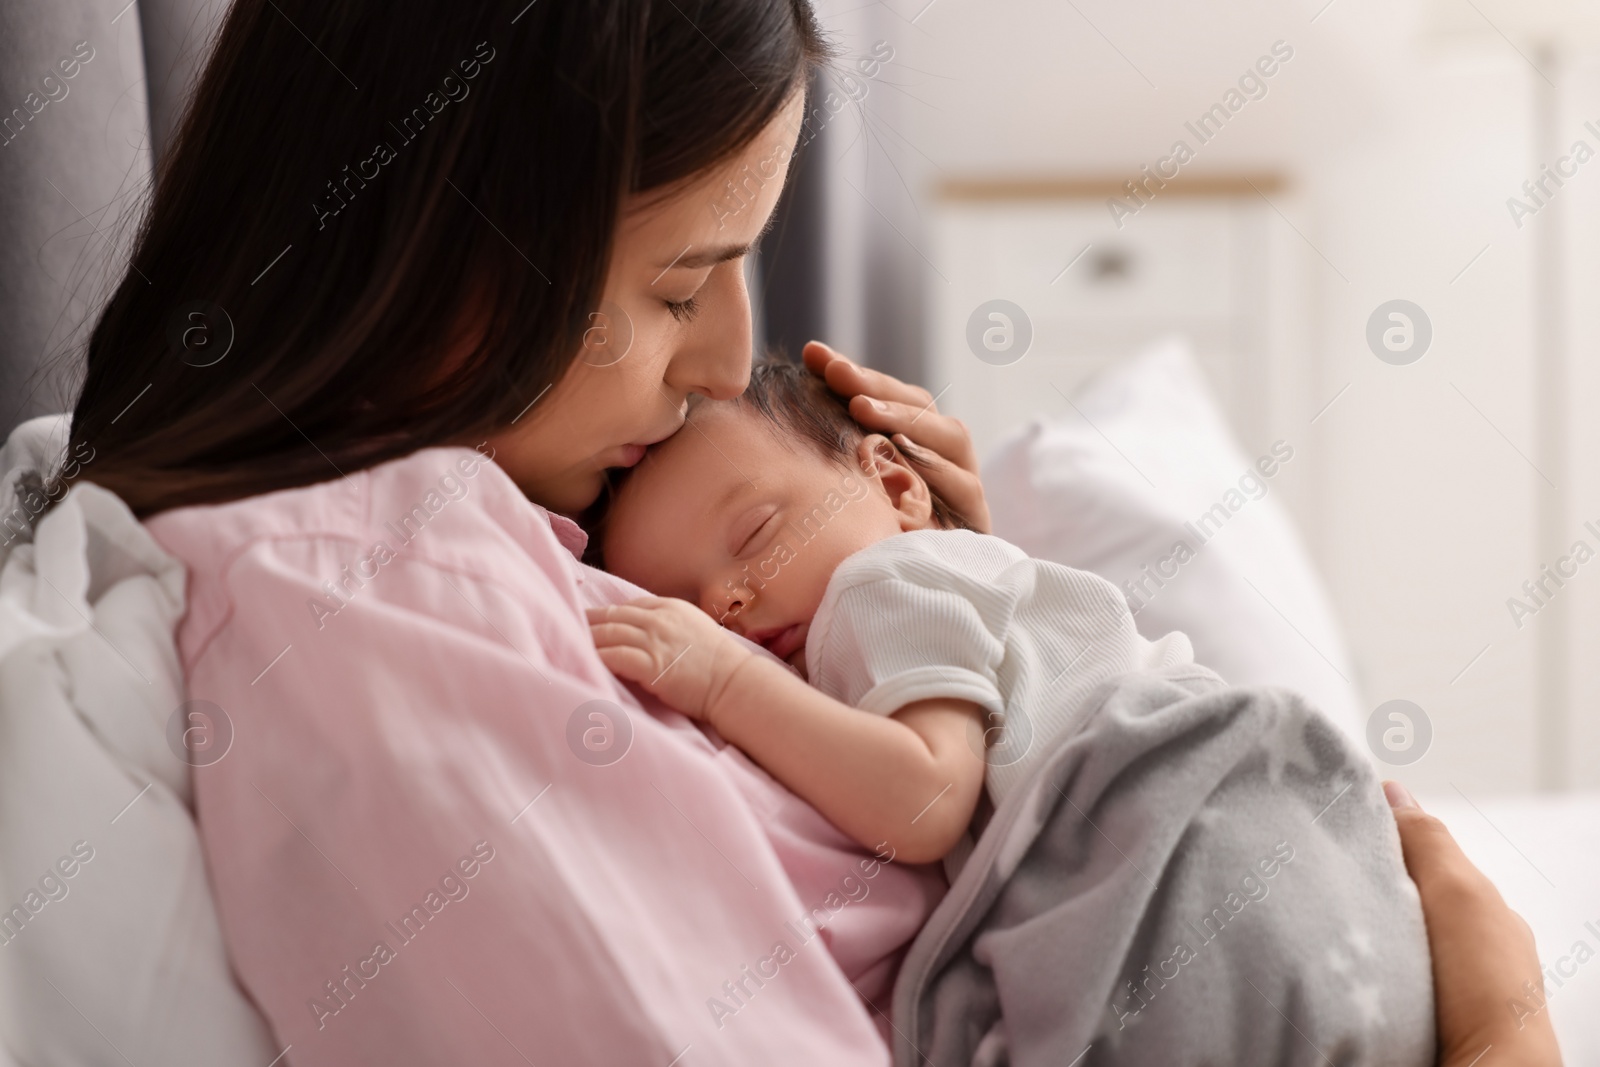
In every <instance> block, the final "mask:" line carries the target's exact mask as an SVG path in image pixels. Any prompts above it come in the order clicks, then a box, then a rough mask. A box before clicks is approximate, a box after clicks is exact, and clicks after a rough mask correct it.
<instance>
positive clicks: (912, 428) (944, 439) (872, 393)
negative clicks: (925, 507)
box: [801, 341, 989, 533]
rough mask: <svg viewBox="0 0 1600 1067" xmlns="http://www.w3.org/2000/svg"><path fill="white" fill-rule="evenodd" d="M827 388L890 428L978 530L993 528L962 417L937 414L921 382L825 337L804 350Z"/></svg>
mask: <svg viewBox="0 0 1600 1067" xmlns="http://www.w3.org/2000/svg"><path fill="white" fill-rule="evenodd" d="M801 356H802V358H803V359H804V360H805V364H806V366H807V367H808V368H810V370H811V372H812V373H813V374H816V375H818V376H820V377H821V378H822V380H823V381H825V382H827V383H828V388H829V389H832V390H833V391H834V392H836V393H838V394H839V395H841V396H847V397H849V398H850V415H851V417H852V418H854V419H855V420H856V421H857V422H859V423H860V424H861V425H862V426H865V427H866V428H867V429H869V430H877V431H879V432H880V433H884V434H888V435H889V436H890V437H891V439H892V440H893V441H894V443H895V444H896V445H897V446H898V447H899V448H900V451H902V452H904V453H905V456H906V458H907V459H909V460H910V461H911V462H912V463H913V464H914V465H915V466H916V468H917V471H918V473H920V474H921V475H922V476H923V478H925V479H927V482H928V485H929V487H930V488H932V489H933V491H934V492H936V493H938V494H939V496H940V497H941V498H942V499H943V500H944V502H945V503H946V504H949V505H950V506H951V507H952V508H954V509H955V510H956V512H958V513H959V514H960V515H961V517H962V518H963V519H965V520H966V521H967V524H968V525H969V526H971V527H972V528H973V529H974V530H977V531H978V532H979V533H988V532H989V504H988V501H986V500H985V499H984V498H983V483H982V482H981V481H979V480H978V453H977V451H976V450H975V449H974V448H973V447H972V435H971V434H970V433H968V432H967V428H966V426H965V425H963V424H962V422H961V421H960V420H959V419H954V418H951V417H950V416H949V415H941V414H939V409H938V408H937V407H935V406H934V403H933V397H932V396H931V395H930V394H929V393H928V391H927V390H926V389H923V388H922V387H921V386H916V385H907V384H906V383H905V382H902V381H901V380H900V379H898V378H894V377H891V376H890V375H887V374H884V373H883V372H882V371H876V370H871V369H870V368H867V367H862V366H858V365H856V364H855V363H852V362H851V361H850V360H849V359H847V358H845V357H844V356H843V355H840V354H839V353H838V352H835V351H834V350H833V349H831V348H829V347H828V346H827V345H825V344H823V343H822V342H821V341H812V342H811V343H810V344H808V345H806V347H805V350H804V351H803V352H802V353H801Z"/></svg>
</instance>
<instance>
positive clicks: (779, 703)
mask: <svg viewBox="0 0 1600 1067" xmlns="http://www.w3.org/2000/svg"><path fill="white" fill-rule="evenodd" d="M923 703H928V704H931V703H935V702H931V701H930V702H923ZM938 703H940V704H945V705H950V706H951V707H949V708H948V709H947V710H948V712H949V714H950V716H951V717H952V719H956V718H958V717H960V716H965V715H967V714H969V712H968V711H967V710H966V707H956V706H955V705H966V702H964V701H940V702H938ZM708 718H709V720H710V722H711V725H712V726H713V727H715V728H716V730H717V732H718V733H720V734H721V735H722V736H723V737H725V738H726V739H727V740H729V741H730V742H732V743H733V744H735V745H738V746H739V747H740V748H741V749H743V750H744V751H745V752H746V753H748V754H749V755H750V756H751V758H753V759H754V760H755V761H756V762H757V763H759V764H761V765H762V766H763V767H765V768H766V769H767V771H768V772H770V773H771V774H772V776H773V777H775V778H777V779H778V780H779V781H780V782H782V783H783V784H784V785H786V786H788V787H789V788H790V789H792V790H793V791H794V792H795V793H797V794H799V795H800V796H801V797H803V798H805V799H806V800H807V801H809V802H810V803H811V805H812V806H813V807H815V808H817V810H819V811H821V812H822V813H823V815H825V816H827V818H828V820H829V821H830V822H832V823H833V824H834V825H835V826H837V827H839V829H841V830H843V831H844V832H845V833H847V834H849V835H850V836H851V837H852V838H854V839H855V840H856V841H857V842H859V843H860V844H862V845H863V846H865V847H867V848H875V847H877V846H878V845H879V844H881V843H883V842H885V841H886V842H888V844H889V845H890V846H891V847H893V848H894V850H895V854H896V855H897V856H898V857H899V858H901V859H903V860H905V861H906V862H909V863H925V862H930V861H932V860H935V859H939V858H940V857H942V856H943V855H944V854H945V853H946V852H948V851H949V850H950V848H951V847H952V846H953V845H954V844H955V842H956V840H957V839H958V838H959V837H960V836H961V833H962V832H963V831H964V830H965V829H966V826H967V823H968V822H969V821H970V819H971V815H972V810H973V806H974V805H975V804H976V802H977V790H978V789H981V788H982V784H983V775H982V763H981V761H979V760H977V759H976V757H975V756H973V755H972V754H971V753H968V752H965V751H964V749H965V744H964V742H963V741H962V740H961V735H960V732H959V729H960V723H959V722H956V723H955V724H954V726H955V728H954V729H952V728H950V727H949V726H948V725H946V726H943V727H941V729H940V731H939V732H940V733H941V734H947V735H952V736H950V737H948V739H946V738H944V737H941V738H940V740H941V742H943V741H946V740H948V742H951V743H940V744H937V745H934V746H932V747H930V744H929V742H928V741H927V740H925V739H924V738H923V736H922V735H921V734H919V733H918V732H917V731H916V730H913V729H911V728H910V727H908V726H907V725H906V724H905V723H903V722H899V721H896V720H894V719H890V718H887V717H885V716H881V715H872V714H867V713H865V712H862V711H859V710H857V709H855V708H852V707H850V706H848V705H846V704H842V703H840V702H839V701H837V700H834V699H833V698H831V697H829V696H827V695H826V694H824V693H821V692H819V691H818V690H816V689H813V688H811V687H810V686H809V685H807V684H806V683H805V682H803V681H801V680H800V679H799V678H798V677H796V676H795V675H794V674H792V673H790V672H789V671H788V670H786V669H785V668H783V667H781V666H779V665H778V664H777V663H775V662H773V661H771V660H768V659H766V658H764V657H761V656H751V657H750V658H749V660H748V661H747V662H746V663H745V664H743V665H742V666H741V667H740V668H739V669H738V670H737V671H735V672H734V674H733V675H732V676H731V677H730V678H729V680H728V682H727V684H726V685H725V686H724V687H723V689H722V691H721V692H720V693H719V694H718V697H717V700H716V703H715V705H714V707H712V708H711V709H710V714H709V716H708ZM963 756H966V757H967V758H966V760H965V761H963V758H962V757H963ZM964 763H965V764H970V765H963V764H964Z"/></svg>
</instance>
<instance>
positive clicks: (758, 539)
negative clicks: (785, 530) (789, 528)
mask: <svg viewBox="0 0 1600 1067" xmlns="http://www.w3.org/2000/svg"><path fill="white" fill-rule="evenodd" d="M758 514H759V513H758ZM777 517H778V511H777V509H776V508H774V509H773V510H772V511H770V512H768V513H767V515H766V517H764V518H760V519H758V520H757V521H756V522H755V524H754V525H753V526H752V527H751V528H750V532H749V533H748V534H746V535H745V536H744V537H742V538H740V537H738V535H737V534H735V539H736V540H737V542H738V547H737V548H735V549H734V551H733V555H734V558H735V559H739V558H742V557H743V556H744V555H745V554H746V553H748V552H749V551H750V550H751V549H752V548H754V547H755V546H757V545H758V544H760V543H763V542H764V541H765V536H764V534H763V531H765V530H767V529H768V527H771V526H772V525H773V523H774V520H776V519H777Z"/></svg>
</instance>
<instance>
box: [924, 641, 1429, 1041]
mask: <svg viewBox="0 0 1600 1067" xmlns="http://www.w3.org/2000/svg"><path fill="white" fill-rule="evenodd" d="M1103 693H1104V696H1103V699H1101V700H1100V702H1099V703H1098V705H1097V706H1096V707H1095V710H1094V711H1093V712H1092V713H1089V714H1087V715H1086V716H1085V719H1084V722H1083V724H1082V726H1081V727H1080V728H1079V729H1078V730H1077V731H1075V732H1073V733H1071V734H1069V735H1067V736H1064V737H1061V738H1059V739H1057V741H1056V742H1055V744H1054V748H1053V750H1052V751H1051V752H1049V753H1047V754H1046V757H1045V758H1043V759H1041V760H1040V761H1039V765H1038V768H1037V770H1036V771H1035V772H1034V773H1033V774H1032V775H1031V776H1030V777H1029V778H1028V779H1027V780H1026V783H1025V784H1024V785H1022V786H1021V787H1019V788H1018V789H1017V790H1016V791H1015V792H1014V793H1013V794H1012V795H1010V796H1008V797H1007V798H1006V800H1005V803H1004V804H1003V805H1001V807H1000V808H999V810H997V811H994V812H993V813H992V814H991V815H990V817H989V818H988V820H987V823H986V825H984V827H983V832H982V835H981V837H980V838H979V840H978V843H977V846H976V848H975V849H974V850H973V853H972V855H971V856H970V858H969V859H968V860H967V861H966V864H965V866H964V867H963V868H962V870H961V872H960V875H959V876H958V877H957V878H956V880H955V882H954V883H953V884H952V886H951V890H950V893H949V895H948V896H947V897H946V898H945V899H944V901H943V902H942V903H941V904H940V906H939V907H938V908H937V909H936V910H935V912H934V913H933V916H932V917H931V918H930V919H929V921H928V923H927V925H926V926H925V927H924V928H923V930H922V932H921V933H920V934H919V935H918V937H917V939H916V941H915V942H914V943H913V944H912V947H911V949H910V951H909V953H908V955H907V957H906V960H905V962H904V965H903V967H902V969H901V972H900V976H899V978H898V980H897V983H896V986H895V992H894V1010H893V1020H894V1025H895V1029H896V1031H897V1033H896V1037H895V1047H894V1062H895V1064H896V1067H917V1065H920V1064H923V1063H932V1064H935V1065H938V1067H957V1065H962V1067H966V1065H973V1067H977V1065H984V1067H989V1065H999V1064H1015V1065H1017V1067H1033V1065H1046V1064H1048V1065H1049V1067H1092V1065H1096V1064H1162V1065H1173V1067H1181V1065H1187V1064H1193V1065H1199V1064H1214V1065H1228V1067H1247V1065H1252V1064H1284V1065H1291V1064H1292V1065H1300V1064H1304V1065H1307V1067H1311V1065H1319V1067H1353V1065H1374V1064H1393V1065H1406V1067H1421V1065H1424V1064H1432V1063H1433V1062H1434V1014H1433V981H1432V968H1431V962H1430V957H1429V954H1428V945H1427V938H1426V934H1425V931H1424V927H1423V923H1422V913H1421V908H1420V905H1419V901H1418V897H1417V894H1416V890H1415V887H1414V886H1413V885H1412V883H1411V881H1410V880H1409V879H1408V878H1407V877H1406V874H1405V870H1404V867H1403V865H1402V863H1401V858H1400V846H1399V839H1398V836H1397V835H1396V832H1395V829H1394V823H1393V820H1392V818H1391V816H1390V814H1389V810H1388V806H1387V805H1386V804H1385V802H1384V799H1383V795H1382V791H1381V789H1380V786H1379V783H1378V781H1377V777H1376V775H1375V774H1374V773H1373V770H1372V768H1371V765H1370V764H1369V762H1368V761H1367V759H1366V758H1365V757H1364V756H1363V755H1362V754H1361V753H1360V752H1359V751H1357V750H1356V749H1355V748H1354V747H1353V746H1352V745H1351V743H1350V742H1349V741H1347V740H1346V739H1345V738H1344V736H1343V735H1342V734H1340V733H1339V732H1338V730H1337V728H1335V727H1334V726H1333V725H1332V724H1331V723H1329V722H1328V721H1327V720H1326V719H1324V718H1323V717H1322V716H1320V715H1319V714H1318V713H1317V712H1315V711H1314V710H1312V709H1311V708H1310V707H1308V706H1307V705H1306V703H1305V702H1304V701H1303V700H1302V699H1301V698H1299V697H1298V696H1296V695H1294V694H1292V693H1289V692H1287V691H1282V690H1272V689H1230V688H1225V687H1223V686H1222V684H1221V683H1220V682H1218V681H1217V680H1216V678H1215V676H1214V675H1211V674H1210V673H1209V672H1205V671H1204V670H1203V669H1196V668H1192V667H1191V668H1186V669H1185V670H1184V671H1181V672H1172V673H1170V674H1169V675H1167V676H1166V677H1162V676H1157V675H1127V676H1124V677H1123V678H1120V679H1117V680H1115V681H1114V682H1112V683H1109V684H1108V685H1107V686H1106V687H1105V689H1104V690H1103Z"/></svg>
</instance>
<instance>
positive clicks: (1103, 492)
mask: <svg viewBox="0 0 1600 1067" xmlns="http://www.w3.org/2000/svg"><path fill="white" fill-rule="evenodd" d="M1072 403H1073V404H1074V405H1075V407H1076V410H1075V411H1074V410H1070V409H1069V410H1068V411H1067V412H1066V413H1065V414H1063V415H1061V416H1060V417H1058V418H1053V419H1036V420H1034V421H1033V422H1032V423H1030V424H1029V425H1028V426H1026V427H1025V428H1024V429H1023V430H1021V431H1020V432H1019V433H1017V434H1016V435H1014V436H1012V437H1009V438H1007V439H1006V440H1005V441H1004V442H1002V443H1001V444H1000V445H999V446H998V447H997V448H996V450H995V452H994V453H993V454H992V455H991V456H990V457H989V460H988V462H987V463H985V465H984V468H983V481H984V486H985V488H986V491H987V492H988V496H989V508H990V511H991V512H992V514H993V517H994V532H995V533H996V534H997V535H998V536H1000V537H1003V538H1005V539H1006V540H1007V541H1010V542H1012V543H1013V544H1015V545H1017V546H1018V547H1019V548H1021V549H1023V550H1024V551H1026V552H1027V553H1028V554H1029V555H1032V556H1035V557H1038V558H1040V559H1048V560H1053V561H1055V562H1057V563H1063V564H1066V565H1067V566H1070V567H1076V568H1078V569H1080V570H1086V571H1092V572H1094V573H1095V574H1098V575H1100V576H1101V577H1103V578H1106V579H1108V580H1110V581H1111V582H1113V583H1114V584H1116V585H1117V586H1118V587H1120V588H1122V589H1123V591H1124V594H1125V595H1127V596H1128V601H1129V605H1130V606H1131V607H1133V609H1134V611H1135V619H1136V621H1137V624H1138V627H1139V631H1140V633H1142V634H1144V635H1145V636H1146V637H1149V638H1152V639H1154V638H1156V637H1159V636H1160V635H1162V634H1164V633H1167V632H1169V631H1172V630H1181V631H1183V632H1184V633H1185V634H1187V635H1188V636H1189V639H1190V641H1192V642H1193V644H1194V650H1195V658H1196V659H1197V660H1199V661H1200V662H1201V663H1203V664H1205V665H1206V666H1208V667H1210V668H1212V669H1213V670H1215V671H1216V672H1217V673H1219V674H1221V675H1222V676H1223V677H1224V678H1225V679H1227V680H1228V681H1229V682H1232V683H1234V684H1238V685H1281V686H1286V687H1288V688H1291V689H1295V690H1298V691H1299V692H1301V693H1303V694H1305V695H1306V696H1307V697H1309V698H1310V699H1311V700H1312V702H1313V703H1314V704H1316V705H1318V706H1319V707H1320V708H1321V709H1322V710H1323V711H1324V712H1325V713H1326V714H1328V715H1329V716H1331V717H1332V718H1333V719H1334V720H1336V721H1337V722H1339V723H1340V724H1341V725H1342V726H1343V727H1344V728H1345V729H1346V730H1347V731H1348V732H1349V733H1350V734H1351V736H1352V737H1353V738H1355V739H1357V741H1358V743H1361V744H1363V745H1364V744H1365V741H1364V739H1363V737H1364V723H1365V718H1366V716H1365V713H1364V712H1363V710H1362V706H1361V701H1360V699H1359V697H1358V695H1357V693H1356V689H1355V686H1354V684H1353V683H1352V681H1351V678H1352V672H1351V669H1350V665H1349V660H1348V657H1347V654H1346V651H1345V643H1344V640H1343V638H1342V637H1341V636H1340V632H1339V626H1338V624H1337V623H1336V622H1335V619H1334V615H1333V612H1332V610H1331V609H1330V607H1329V605H1328V599H1327V596H1326V594H1325V593H1324V591H1323V588H1322V584H1321V582H1320V581H1319V580H1318V578H1317V575H1316V572H1315V570H1314V569H1313V567H1312V565H1311V561H1310V558H1309V557H1308V556H1307V554H1306V551H1305V549H1304V547H1303V546H1302V544H1301V542H1300V539H1299V537H1298V536H1297V535H1296V533H1295V530H1294V528H1293V526H1292V524H1291V522H1290V520H1289V517H1288V514H1287V513H1286V512H1285V511H1284V509H1283V508H1282V506H1281V505H1280V504H1279V502H1278V500H1277V499H1276V498H1275V497H1274V496H1273V495H1272V493H1271V489H1272V486H1273V484H1274V482H1275V480H1276V479H1281V478H1283V477H1287V476H1292V475H1290V474H1287V473H1286V471H1285V468H1288V470H1289V471H1292V470H1293V468H1294V465H1295V464H1296V463H1297V462H1304V461H1303V460H1301V459H1299V458H1298V457H1299V455H1300V453H1299V448H1300V446H1301V442H1294V441H1285V442H1280V443H1275V444H1274V445H1273V446H1269V447H1268V449H1267V451H1265V452H1264V453H1263V455H1261V456H1247V455H1246V454H1245V453H1244V452H1243V451H1242V450H1241V449H1240V447H1239V445H1238V444H1237V443H1236V442H1235V441H1234V439H1233V436H1232V434H1231V433H1230V432H1229V430H1228V427H1227V423H1226V421H1225V420H1224V418H1223V416H1222V414H1221V412H1220V411H1219V409H1218V407H1217V404H1216V402H1215V401H1214V400H1213V398H1212V396H1211V393H1210V390H1209V389H1208V388H1207V386H1206V383H1205V380H1204V377H1203V376H1202V374H1201V371H1200V369H1199V367H1198V366H1197V364H1196V363H1195V360H1194V357H1193V356H1192V354H1191V353H1190V351H1189V347H1188V344H1187V342H1185V341H1183V340H1181V339H1178V338H1172V339H1168V340H1164V341H1162V342H1160V343H1158V344H1156V345H1154V346H1152V347H1151V348H1149V349H1147V350H1145V351H1144V352H1141V353H1139V354H1138V355H1136V356H1133V357H1130V358H1128V359H1125V360H1122V361H1120V362H1118V363H1116V364H1114V365H1112V366H1111V367H1109V368H1108V369H1107V370H1106V371H1104V372H1102V373H1101V374H1100V375H1099V376H1097V377H1096V378H1094V379H1093V380H1091V381H1090V382H1089V384H1088V385H1087V386H1086V387H1084V388H1083V389H1082V390H1081V391H1080V392H1079V394H1078V395H1077V396H1076V397H1074V398H1073V401H1072ZM1274 448H1275V449H1276V452H1275V453H1274V451H1273V449H1274ZM1269 472H1270V473H1269ZM1180 546H1181V547H1180Z"/></svg>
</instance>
